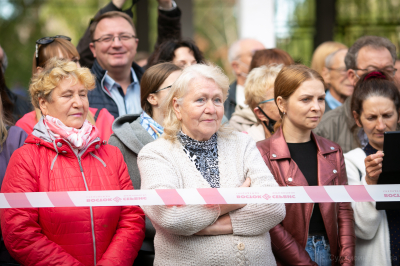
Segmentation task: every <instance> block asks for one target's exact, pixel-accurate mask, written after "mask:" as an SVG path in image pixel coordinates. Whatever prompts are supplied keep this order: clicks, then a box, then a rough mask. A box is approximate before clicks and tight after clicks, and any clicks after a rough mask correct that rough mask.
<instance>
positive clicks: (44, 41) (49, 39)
mask: <svg viewBox="0 0 400 266" xmlns="http://www.w3.org/2000/svg"><path fill="white" fill-rule="evenodd" d="M57 38H60V39H64V40H67V41H69V42H70V41H71V38H70V37H68V36H64V35H56V36H53V37H43V38H40V39H39V40H37V41H36V66H39V44H40V45H43V44H49V43H52V42H54V40H55V39H57Z"/></svg>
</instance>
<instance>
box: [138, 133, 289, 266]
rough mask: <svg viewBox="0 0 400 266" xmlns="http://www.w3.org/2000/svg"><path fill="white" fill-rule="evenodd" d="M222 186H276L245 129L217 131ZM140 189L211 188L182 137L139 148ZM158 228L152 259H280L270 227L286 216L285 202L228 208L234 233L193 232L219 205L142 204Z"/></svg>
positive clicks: (265, 262)
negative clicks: (221, 132)
mask: <svg viewBox="0 0 400 266" xmlns="http://www.w3.org/2000/svg"><path fill="white" fill-rule="evenodd" d="M217 145H218V162H219V164H218V167H219V175H220V186H221V188H232V187H240V186H241V185H242V184H243V182H244V181H245V179H246V178H247V177H249V178H251V186H252V187H275V186H276V187H277V186H278V184H277V183H276V182H275V179H274V177H273V176H272V174H271V172H270V171H269V169H268V167H267V166H266V165H265V163H264V161H263V159H262V157H261V155H260V153H259V151H258V149H257V148H256V145H255V142H254V141H253V140H252V139H251V138H250V137H249V136H247V135H246V134H244V133H239V132H233V133H229V134H226V135H225V136H224V137H222V134H220V135H219V136H218V140H217ZM138 165H139V170H140V176H141V180H142V187H141V189H184V188H210V185H209V184H208V183H207V181H206V180H205V179H204V178H203V176H202V175H201V173H200V172H199V171H198V170H197V169H196V166H195V165H194V163H192V162H191V161H190V159H189V158H188V155H187V154H186V153H185V152H184V151H183V147H182V145H181V144H180V143H172V142H171V141H169V140H166V139H164V138H160V139H158V140H156V141H154V142H152V143H149V144H148V145H146V146H145V147H144V148H143V149H142V150H141V151H140V153H139V156H138ZM142 208H143V210H144V212H145V213H146V215H147V217H149V218H150V220H151V221H152V223H153V225H154V227H155V228H156V236H155V239H154V245H155V261H154V265H171V266H172V265H173V266H176V265H202V266H203V265H216V266H220V265H229V266H232V265H276V261H275V258H274V255H273V253H272V249H271V238H270V235H269V230H270V229H271V228H273V227H274V226H275V225H277V224H278V223H280V222H281V221H282V220H283V219H284V218H285V214H286V211H285V206H284V204H247V205H246V206H245V207H243V208H242V209H239V210H235V211H232V212H230V213H229V215H230V218H231V221H232V227H233V234H229V235H218V236H195V235H193V234H195V233H197V232H199V231H200V230H202V229H204V228H206V227H207V226H209V225H211V224H213V223H214V222H215V221H216V220H217V218H218V216H219V214H220V209H219V205H185V206H178V207H176V206H174V207H167V206H142Z"/></svg>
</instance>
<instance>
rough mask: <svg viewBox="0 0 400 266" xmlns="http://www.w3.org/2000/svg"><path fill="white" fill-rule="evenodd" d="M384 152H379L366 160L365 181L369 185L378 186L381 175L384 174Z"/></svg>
mask: <svg viewBox="0 0 400 266" xmlns="http://www.w3.org/2000/svg"><path fill="white" fill-rule="evenodd" d="M383 156H384V154H383V152H381V151H378V152H377V153H375V154H371V155H370V156H368V157H367V158H365V160H364V162H365V172H366V176H365V181H366V182H367V184H368V185H376V184H377V183H378V179H379V175H380V174H381V173H382V161H383Z"/></svg>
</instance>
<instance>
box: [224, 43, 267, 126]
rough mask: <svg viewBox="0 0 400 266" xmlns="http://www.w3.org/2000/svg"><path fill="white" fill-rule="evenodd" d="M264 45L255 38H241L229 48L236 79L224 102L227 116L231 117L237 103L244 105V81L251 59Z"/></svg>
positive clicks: (230, 60)
mask: <svg viewBox="0 0 400 266" xmlns="http://www.w3.org/2000/svg"><path fill="white" fill-rule="evenodd" d="M264 48H265V47H264V45H263V44H262V43H260V42H259V41H257V40H254V39H241V40H238V41H236V42H235V43H233V44H232V45H231V47H230V48H229V55H228V57H229V58H228V59H229V62H230V63H231V66H232V69H233V72H234V73H235V76H236V80H235V81H234V82H233V83H232V84H231V85H230V86H229V95H228V99H227V100H226V101H225V103H224V109H225V116H226V117H227V118H228V119H231V116H232V114H233V112H234V111H235V108H236V105H241V106H242V107H244V106H245V105H244V100H245V99H244V82H245V81H246V77H247V74H248V73H249V68H250V63H251V59H252V57H253V54H254V52H255V51H257V50H261V49H264Z"/></svg>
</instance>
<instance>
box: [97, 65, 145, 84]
mask: <svg viewBox="0 0 400 266" xmlns="http://www.w3.org/2000/svg"><path fill="white" fill-rule="evenodd" d="M132 68H133V71H135V74H136V77H137V79H138V81H139V82H140V80H141V79H142V76H143V72H144V71H143V68H142V67H140V66H139V65H138V64H136V63H135V62H133V63H132ZM91 70H92V73H93V74H94V75H95V76H96V78H97V80H98V81H99V82H100V83H101V80H102V79H103V77H104V75H105V74H106V73H107V71H106V70H105V69H103V68H102V67H101V66H100V64H99V62H98V61H97V59H95V60H94V62H93V66H92V69H91Z"/></svg>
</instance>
